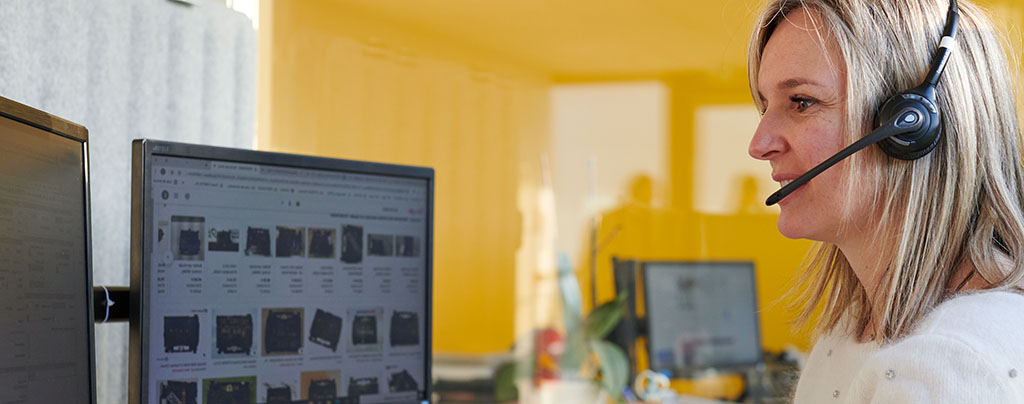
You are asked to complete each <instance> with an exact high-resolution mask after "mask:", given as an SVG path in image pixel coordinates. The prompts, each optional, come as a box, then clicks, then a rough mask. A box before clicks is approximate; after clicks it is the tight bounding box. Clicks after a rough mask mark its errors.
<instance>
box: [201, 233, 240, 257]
mask: <svg viewBox="0 0 1024 404" xmlns="http://www.w3.org/2000/svg"><path fill="white" fill-rule="evenodd" d="M208 237H209V240H211V241H210V242H209V245H207V246H206V249H207V250H210V251H223V252H238V247H239V245H238V229H224V230H220V229H214V228H210V232H209V234H208Z"/></svg>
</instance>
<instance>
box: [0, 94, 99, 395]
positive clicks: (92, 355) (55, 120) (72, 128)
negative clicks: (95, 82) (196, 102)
mask: <svg viewBox="0 0 1024 404" xmlns="http://www.w3.org/2000/svg"><path fill="white" fill-rule="evenodd" d="M0 117H3V118H7V119H10V120H13V121H15V122H18V123H21V124H24V125H28V126H31V127H34V128H36V129H40V130H42V131H45V132H49V133H51V134H54V135H57V136H61V137H64V138H67V139H70V140H73V141H76V142H78V143H80V144H81V150H82V200H83V201H84V206H83V207H82V209H83V214H84V219H85V223H83V225H84V231H85V234H84V235H83V236H84V237H85V269H86V271H85V285H84V286H83V288H84V289H85V296H86V304H85V306H84V307H82V308H81V309H83V310H85V316H84V318H85V319H86V329H87V333H88V335H87V336H86V338H87V339H88V344H87V346H88V350H89V403H90V404H96V390H97V386H96V330H95V320H94V315H95V313H93V296H92V287H93V283H92V270H93V268H92V256H93V254H92V214H91V211H92V207H91V203H90V199H89V198H90V192H89V189H90V183H89V131H88V130H87V129H86V128H85V126H82V125H79V124H77V123H74V122H71V121H68V120H66V119H63V118H61V117H58V116H56V115H53V114H50V113H47V112H43V111H40V110H38V109H35V108H32V107H30V106H28V105H25V104H22V103H19V102H17V101H14V100H11V99H8V98H4V97H0Z"/></svg>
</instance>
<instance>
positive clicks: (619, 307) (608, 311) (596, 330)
mask: <svg viewBox="0 0 1024 404" xmlns="http://www.w3.org/2000/svg"><path fill="white" fill-rule="evenodd" d="M627 295H628V293H626V292H622V293H619V294H618V296H616V297H615V299H613V300H610V301H607V302H604V303H603V304H601V305H600V306H597V308H596V309H594V310H593V311H591V312H590V314H589V315H587V318H586V320H584V324H583V327H584V328H585V329H586V333H587V337H588V338H595V339H600V338H604V336H605V335H608V333H609V332H611V331H612V330H613V329H614V328H615V325H616V324H618V323H619V320H621V319H622V314H623V313H624V312H625V308H626V296H627Z"/></svg>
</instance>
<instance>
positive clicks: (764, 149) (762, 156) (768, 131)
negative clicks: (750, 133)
mask: <svg viewBox="0 0 1024 404" xmlns="http://www.w3.org/2000/svg"><path fill="white" fill-rule="evenodd" d="M786 147H787V145H786V141H785V138H784V137H783V136H782V133H780V127H779V125H778V121H777V119H775V117H774V116H773V115H772V114H770V113H766V114H765V115H764V116H762V117H761V122H760V123H758V124H757V129H756V130H755V131H754V137H752V138H751V139H750V145H749V146H748V147H747V153H749V154H750V157H753V158H755V159H758V160H770V159H771V158H772V157H774V156H775V155H777V154H779V153H782V152H784V151H785V150H786Z"/></svg>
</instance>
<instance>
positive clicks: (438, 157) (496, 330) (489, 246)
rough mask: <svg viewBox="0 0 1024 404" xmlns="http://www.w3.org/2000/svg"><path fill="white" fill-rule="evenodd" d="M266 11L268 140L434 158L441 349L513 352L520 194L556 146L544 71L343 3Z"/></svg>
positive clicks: (315, 148) (276, 144) (352, 152)
mask: <svg viewBox="0 0 1024 404" xmlns="http://www.w3.org/2000/svg"><path fill="white" fill-rule="evenodd" d="M262 7H264V9H263V11H262V12H261V14H262V15H263V16H264V19H263V20H262V21H261V27H260V29H261V36H262V37H261V40H262V41H263V46H262V47H261V52H262V53H263V54H262V56H263V58H264V59H263V61H264V63H263V68H261V83H262V84H263V86H262V88H261V93H260V97H261V98H260V99H261V119H262V120H261V121H260V122H259V139H258V147H259V148H260V149H263V150H273V151H281V152H291V153H303V154H313V155H320V156H329V157H338V158H348V159H360V160H373V161H382V162H391V163H400V164H412V165H424V166H430V167H434V168H435V170H436V178H437V181H436V188H435V190H434V195H435V200H436V209H435V212H434V218H435V226H434V235H435V255H434V257H435V258H434V274H435V277H434V305H435V309H434V329H433V332H434V349H435V350H438V351H448V352H452V351H457V352H477V353H479V352H494V351H504V350H507V349H508V348H509V346H510V345H511V341H512V336H513V325H514V309H513V304H514V288H513V285H514V283H515V273H514V270H515V268H514V265H515V263H514V259H513V257H514V255H515V252H516V249H517V248H518V246H519V241H520V230H519V228H520V226H521V218H520V212H519V209H518V208H517V205H516V204H517V195H518V192H519V191H520V188H522V187H531V186H536V185H537V183H538V182H539V173H538V171H539V168H536V166H537V165H538V164H539V161H540V155H541V154H542V153H543V152H544V150H545V149H546V148H547V147H548V141H547V122H548V118H547V113H548V108H547V105H548V95H547V86H548V83H547V80H546V78H545V76H543V75H541V74H538V73H536V72H533V71H530V70H528V69H522V68H518V67H516V66H515V65H513V64H510V63H507V62H504V61H502V60H500V58H498V57H493V56H492V55H488V54H484V53H474V52H469V51H466V50H464V49H459V48H453V47H452V46H451V45H449V44H447V43H445V42H444V41H441V40H433V39H431V38H430V37H429V36H428V35H426V34H424V33H422V32H417V31H415V30H412V29H404V28H402V27H395V26H393V25H391V24H385V23H380V22H379V21H375V20H374V19H373V18H372V17H368V16H363V15H359V14H358V13H357V12H356V11H355V10H352V9H345V8H343V7H341V5H340V4H339V3H338V2H332V1H315V0H309V1H305V0H304V1H269V2H266V3H265V4H264V5H263V6H262Z"/></svg>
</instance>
